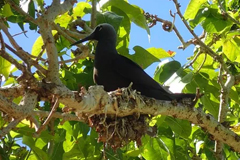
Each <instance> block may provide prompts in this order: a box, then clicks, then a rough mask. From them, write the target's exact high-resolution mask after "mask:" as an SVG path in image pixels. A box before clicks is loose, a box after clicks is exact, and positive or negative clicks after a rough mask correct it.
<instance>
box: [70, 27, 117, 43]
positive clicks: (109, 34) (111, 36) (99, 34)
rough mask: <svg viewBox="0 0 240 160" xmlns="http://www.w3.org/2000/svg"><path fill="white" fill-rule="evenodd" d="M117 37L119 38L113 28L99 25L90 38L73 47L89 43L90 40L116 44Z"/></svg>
mask: <svg viewBox="0 0 240 160" xmlns="http://www.w3.org/2000/svg"><path fill="white" fill-rule="evenodd" d="M116 37H117V34H116V31H115V29H114V28H113V26H112V25H110V24H107V23H102V24H99V25H98V26H97V27H96V28H95V29H94V30H93V32H92V33H91V34H90V35H89V36H87V37H85V38H83V39H81V40H79V41H77V42H75V43H73V44H72V45H71V46H73V45H76V44H78V43H82V42H85V41H88V40H97V41H106V40H107V41H112V42H114V43H115V42H116Z"/></svg>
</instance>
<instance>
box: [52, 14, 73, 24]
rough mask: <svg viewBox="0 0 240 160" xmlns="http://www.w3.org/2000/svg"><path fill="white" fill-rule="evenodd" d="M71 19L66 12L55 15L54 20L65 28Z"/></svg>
mask: <svg viewBox="0 0 240 160" xmlns="http://www.w3.org/2000/svg"><path fill="white" fill-rule="evenodd" d="M71 20H72V17H71V16H70V15H69V14H68V13H67V12H66V13H64V14H62V15H59V16H57V17H56V19H55V20H54V22H55V23H56V24H59V25H60V26H61V27H64V28H67V26H68V24H69V22H70V21H71Z"/></svg>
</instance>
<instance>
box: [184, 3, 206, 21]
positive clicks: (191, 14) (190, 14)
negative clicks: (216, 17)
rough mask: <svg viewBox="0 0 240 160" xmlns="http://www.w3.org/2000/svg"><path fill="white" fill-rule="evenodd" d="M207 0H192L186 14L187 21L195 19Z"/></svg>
mask: <svg viewBox="0 0 240 160" xmlns="http://www.w3.org/2000/svg"><path fill="white" fill-rule="evenodd" d="M206 2H207V0H191V1H190V3H189V4H188V6H187V9H186V10H185V13H184V18H185V19H194V18H195V16H196V14H197V13H198V11H199V9H200V7H201V5H202V4H204V3H206Z"/></svg>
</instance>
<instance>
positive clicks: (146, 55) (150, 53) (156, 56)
mask: <svg viewBox="0 0 240 160" xmlns="http://www.w3.org/2000/svg"><path fill="white" fill-rule="evenodd" d="M133 50H134V51H135V53H134V54H132V55H128V56H127V57H128V58H130V59H131V60H133V61H134V62H136V63H137V64H138V65H140V66H141V67H142V68H143V69H145V68H147V67H148V66H149V65H151V64H152V63H153V62H159V61H160V59H161V58H166V57H171V56H172V55H170V54H169V53H167V52H166V51H165V50H164V49H162V48H154V47H152V48H148V49H144V48H142V47H141V46H135V47H133Z"/></svg>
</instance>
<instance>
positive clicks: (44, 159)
mask: <svg viewBox="0 0 240 160" xmlns="http://www.w3.org/2000/svg"><path fill="white" fill-rule="evenodd" d="M22 143H23V144H26V145H28V146H29V147H30V148H31V149H32V151H33V152H34V154H35V156H36V157H37V158H38V159H39V160H48V159H49V157H48V155H47V153H46V152H44V151H43V150H41V149H40V148H38V147H36V146H35V142H34V139H33V138H32V137H28V136H23V140H22Z"/></svg>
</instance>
